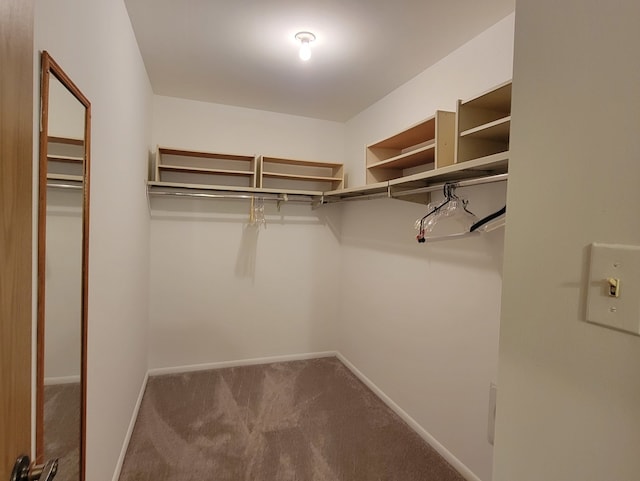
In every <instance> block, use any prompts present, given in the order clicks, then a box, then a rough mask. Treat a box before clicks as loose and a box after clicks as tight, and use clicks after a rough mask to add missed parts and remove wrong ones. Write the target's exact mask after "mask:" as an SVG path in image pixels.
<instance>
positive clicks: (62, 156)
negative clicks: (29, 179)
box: [47, 136, 85, 181]
mask: <svg viewBox="0 0 640 481" xmlns="http://www.w3.org/2000/svg"><path fill="white" fill-rule="evenodd" d="M84 155H85V152H84V141H83V140H82V139H71V138H66V137H52V136H49V137H47V177H48V178H50V179H54V177H53V176H56V177H55V180H67V181H75V180H77V179H79V180H80V181H82V174H83V167H84Z"/></svg>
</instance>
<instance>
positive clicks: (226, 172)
mask: <svg viewBox="0 0 640 481" xmlns="http://www.w3.org/2000/svg"><path fill="white" fill-rule="evenodd" d="M158 168H159V169H160V171H167V172H189V173H192V174H219V175H246V176H252V175H254V173H253V171H251V172H249V171H246V170H226V169H204V168H197V167H183V166H180V165H160V166H159V167H158Z"/></svg>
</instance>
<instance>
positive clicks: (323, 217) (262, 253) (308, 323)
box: [149, 96, 344, 368]
mask: <svg viewBox="0 0 640 481" xmlns="http://www.w3.org/2000/svg"><path fill="white" fill-rule="evenodd" d="M153 125H154V131H153V137H154V143H156V144H159V145H162V146H168V147H177V148H184V149H194V150H198V149H200V150H205V151H213V152H228V153H239V154H265V155H274V156H281V157H291V158H300V159H307V160H323V161H330V162H341V161H342V157H343V155H342V154H343V151H344V124H341V123H336V122H327V121H320V120H313V119H308V118H303V117H295V116H291V115H282V114H274V113H269V112H263V111H257V110H251V109H244V108H238V107H230V106H225V105H217V104H209V103H203V102H195V101H190V100H180V99H175V98H168V97H160V96H156V97H154V114H153ZM151 205H152V221H151V270H150V289H151V290H150V307H149V308H150V334H149V339H150V352H149V365H150V367H151V368H160V367H172V366H184V365H192V364H206V363H213V362H220V361H229V360H239V359H249V358H260V357H269V356H280V355H289V354H297V353H308V352H318V351H326V350H329V349H334V342H333V325H334V322H335V321H336V319H337V317H338V304H339V303H338V299H339V295H340V292H339V281H338V277H337V276H338V272H339V260H340V245H339V239H338V236H339V233H338V232H337V228H338V227H339V223H340V221H339V217H338V210H337V209H335V208H330V209H320V210H311V208H310V207H308V206H306V205H283V206H282V210H281V212H278V211H277V210H276V207H275V205H274V204H273V203H267V205H266V213H267V228H266V229H265V228H260V229H255V228H251V227H247V222H248V219H249V201H219V200H218V201H211V200H199V201H196V200H186V199H178V198H155V197H152V200H151Z"/></svg>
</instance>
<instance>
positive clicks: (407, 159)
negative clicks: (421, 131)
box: [368, 141, 436, 170]
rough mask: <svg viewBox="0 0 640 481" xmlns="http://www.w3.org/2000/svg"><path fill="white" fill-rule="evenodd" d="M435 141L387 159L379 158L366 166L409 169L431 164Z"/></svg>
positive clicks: (371, 167) (434, 151)
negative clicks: (379, 159) (378, 160)
mask: <svg viewBox="0 0 640 481" xmlns="http://www.w3.org/2000/svg"><path fill="white" fill-rule="evenodd" d="M435 147H436V144H435V141H431V142H429V143H428V145H425V146H424V147H420V148H418V149H416V150H413V151H410V152H405V153H404V154H400V155H396V156H395V157H391V158H390V159H387V160H381V161H380V162H375V163H373V164H371V165H369V166H368V168H369V169H376V168H387V169H389V168H391V169H401V170H404V169H409V168H411V167H418V166H419V165H422V164H433V163H434V162H435V156H436V149H435Z"/></svg>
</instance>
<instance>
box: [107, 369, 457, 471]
mask: <svg viewBox="0 0 640 481" xmlns="http://www.w3.org/2000/svg"><path fill="white" fill-rule="evenodd" d="M383 480H384V481H418V480H420V481H463V478H462V477H461V476H460V475H459V474H458V473H457V472H456V471H455V470H454V469H453V468H452V467H451V466H450V465H449V464H447V463H446V462H445V461H444V460H443V459H442V458H441V457H440V456H439V455H438V454H437V453H436V452H435V451H434V450H433V449H432V448H431V447H429V446H428V445H427V444H426V443H425V442H424V441H423V440H422V439H421V438H420V437H419V436H418V435H417V434H416V433H415V432H414V431H412V430H411V429H410V428H409V427H408V426H407V425H406V424H405V423H404V422H403V421H402V420H401V419H400V418H399V417H398V416H396V415H395V413H393V412H392V411H391V410H390V409H389V408H388V407H387V406H386V405H385V404H384V403H383V402H382V401H380V399H379V398H378V397H376V396H375V395H374V394H373V393H372V392H371V391H370V390H369V389H368V388H367V387H366V386H365V385H364V384H362V383H361V382H360V381H359V380H358V379H357V378H356V377H355V376H354V375H353V374H352V373H351V372H350V371H349V370H348V369H347V368H346V367H345V366H344V365H343V364H342V363H341V362H340V361H339V360H337V359H336V358H323V359H314V360H309V361H293V362H286V363H274V364H265V365H260V366H247V367H237V368H227V369H219V370H211V371H200V372H191V373H186V374H176V375H166V376H156V377H151V378H149V381H148V384H147V389H146V392H145V394H144V398H143V401H142V406H141V409H140V413H139V415H138V419H137V422H136V425H135V429H134V432H133V435H132V438H131V442H130V444H129V449H128V451H127V454H126V457H125V460H124V466H123V469H122V473H121V476H120V481H383Z"/></svg>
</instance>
